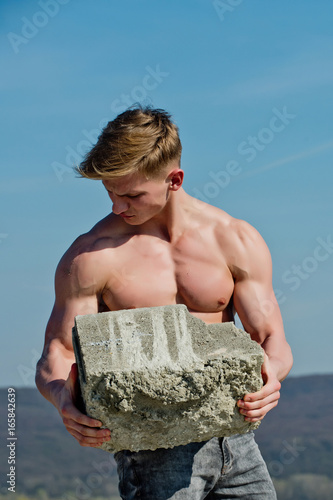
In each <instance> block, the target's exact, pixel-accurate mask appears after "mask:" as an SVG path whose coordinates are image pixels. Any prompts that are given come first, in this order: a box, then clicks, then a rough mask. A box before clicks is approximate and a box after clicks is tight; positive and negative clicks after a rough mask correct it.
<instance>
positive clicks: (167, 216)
mask: <svg viewBox="0 0 333 500" xmlns="http://www.w3.org/2000/svg"><path fill="white" fill-rule="evenodd" d="M191 199H192V198H191V196H189V195H188V194H187V193H186V192H185V191H184V189H183V188H180V189H179V190H178V191H175V192H174V191H171V192H169V199H168V201H167V204H166V206H165V207H164V209H163V211H162V212H161V213H160V214H158V215H157V216H155V217H154V218H153V219H150V220H149V221H147V222H145V223H144V224H142V226H141V228H142V229H143V231H144V232H147V231H149V232H151V233H152V234H156V235H157V234H159V235H161V236H162V237H163V238H165V239H166V240H167V241H169V242H170V243H174V242H175V241H177V240H178V239H179V238H180V237H181V235H182V234H183V233H184V231H185V230H186V229H187V228H188V227H189V226H190V213H191Z"/></svg>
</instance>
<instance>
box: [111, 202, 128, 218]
mask: <svg viewBox="0 0 333 500" xmlns="http://www.w3.org/2000/svg"><path fill="white" fill-rule="evenodd" d="M128 207H129V204H128V202H127V201H125V200H122V199H120V198H114V199H113V200H112V212H113V213H114V214H116V215H119V214H122V213H123V212H126V210H127V209H128Z"/></svg>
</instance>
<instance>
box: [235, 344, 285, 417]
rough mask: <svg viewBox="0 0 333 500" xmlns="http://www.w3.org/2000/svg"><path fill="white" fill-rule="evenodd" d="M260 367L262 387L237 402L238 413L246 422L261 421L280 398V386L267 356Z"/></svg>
mask: <svg viewBox="0 0 333 500" xmlns="http://www.w3.org/2000/svg"><path fill="white" fill-rule="evenodd" d="M264 356H265V360H264V363H263V365H262V367H261V375H262V379H263V381H264V385H263V387H262V388H261V389H260V391H258V392H254V393H252V394H246V395H245V396H244V398H243V399H242V400H239V401H237V406H238V407H239V409H240V413H241V414H242V415H244V417H245V420H246V421H248V422H258V421H259V420H262V419H263V418H264V416H265V415H266V413H268V412H269V411H270V410H271V409H272V408H275V406H276V405H277V404H278V401H279V398H280V389H281V384H280V381H279V380H278V379H277V377H276V375H275V373H274V370H273V369H272V365H271V363H270V361H269V359H268V356H267V354H266V353H265V354H264Z"/></svg>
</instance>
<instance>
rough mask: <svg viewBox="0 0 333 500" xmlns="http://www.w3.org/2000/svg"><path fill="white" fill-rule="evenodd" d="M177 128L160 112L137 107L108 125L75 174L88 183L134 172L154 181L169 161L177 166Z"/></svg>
mask: <svg viewBox="0 0 333 500" xmlns="http://www.w3.org/2000/svg"><path fill="white" fill-rule="evenodd" d="M181 151H182V145H181V142H180V139H179V135H178V127H177V126H176V125H175V124H174V123H173V122H172V121H171V117H170V115H169V114H168V113H167V112H166V111H164V110H162V109H152V108H150V107H144V108H143V107H141V106H137V107H135V108H130V109H127V110H126V111H124V112H123V113H121V114H120V115H118V116H117V117H116V118H115V119H114V120H113V121H111V122H109V123H108V124H107V125H106V127H105V128H104V129H103V131H102V133H101V134H100V136H99V137H98V141H97V143H96V144H95V146H94V147H93V148H92V149H91V151H89V152H88V153H87V154H86V156H85V158H84V160H83V161H82V163H81V164H80V166H78V167H76V171H77V172H78V173H79V174H80V176H82V177H86V178H88V179H111V178H115V177H121V176H123V175H128V174H133V173H135V172H138V173H140V174H143V175H144V176H145V177H146V178H147V179H153V178H158V177H159V176H161V174H162V173H163V171H164V168H165V167H166V165H167V164H169V163H170V162H171V161H173V160H177V161H178V162H179V166H180V157H181Z"/></svg>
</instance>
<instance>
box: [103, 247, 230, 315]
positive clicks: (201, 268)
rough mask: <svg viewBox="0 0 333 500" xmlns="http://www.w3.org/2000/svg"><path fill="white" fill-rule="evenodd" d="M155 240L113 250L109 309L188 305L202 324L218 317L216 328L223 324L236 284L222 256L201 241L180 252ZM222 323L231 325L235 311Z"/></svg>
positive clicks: (107, 290)
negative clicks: (203, 320)
mask: <svg viewBox="0 0 333 500" xmlns="http://www.w3.org/2000/svg"><path fill="white" fill-rule="evenodd" d="M155 240H156V239H155ZM155 240H154V239H151V240H149V238H146V240H145V241H142V240H141V241H138V240H137V241H132V242H130V243H129V244H127V245H122V246H120V247H118V248H117V249H114V250H112V256H111V254H110V256H109V258H110V265H109V266H107V268H108V279H107V283H106V286H105V288H104V292H103V300H104V303H105V305H106V306H107V308H108V309H110V310H117V309H131V308H139V307H154V306H161V305H168V304H185V305H186V306H187V307H188V308H189V310H190V311H191V312H193V313H194V314H195V315H196V316H198V317H202V319H205V317H206V319H208V321H209V315H213V316H212V317H211V318H210V319H211V320H212V322H214V321H222V313H223V311H225V314H226V311H227V308H228V304H229V303H230V298H231V296H232V293H233V288H234V282H233V278H232V275H231V273H230V271H229V269H228V267H227V265H226V262H225V260H224V258H223V255H221V251H220V250H219V249H218V248H216V247H215V245H214V244H213V243H211V244H209V242H206V241H202V240H201V239H200V238H198V239H186V240H184V241H182V242H181V243H180V244H179V245H177V246H175V247H171V245H170V244H168V243H167V242H164V241H160V240H157V241H155ZM111 260H112V264H113V265H112V266H111ZM223 319H224V320H227V321H229V320H231V317H230V311H228V317H227V318H223Z"/></svg>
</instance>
